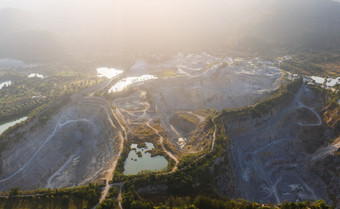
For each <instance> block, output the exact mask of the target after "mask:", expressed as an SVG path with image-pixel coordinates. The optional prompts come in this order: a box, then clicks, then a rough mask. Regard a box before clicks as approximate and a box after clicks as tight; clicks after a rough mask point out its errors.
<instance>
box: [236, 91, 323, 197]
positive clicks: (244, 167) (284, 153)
mask: <svg viewBox="0 0 340 209" xmlns="http://www.w3.org/2000/svg"><path fill="white" fill-rule="evenodd" d="M305 88H306V86H305V85H303V86H302V87H301V88H300V89H299V91H298V92H297V93H296V95H295V97H294V99H293V100H292V102H291V103H290V105H288V106H287V107H285V108H284V109H283V110H281V111H280V112H279V113H278V114H276V115H274V116H272V117H271V118H270V119H269V120H267V121H265V122H264V123H263V124H261V125H260V126H259V127H258V128H257V129H254V130H250V131H249V132H247V133H239V135H238V136H237V137H235V138H233V139H231V141H232V146H233V150H232V155H233V159H234V162H235V163H234V165H235V172H236V175H237V176H239V191H240V192H241V197H242V198H245V199H247V200H254V201H259V202H276V203H281V202H282V200H290V201H300V200H301V199H303V200H306V199H314V200H316V199H318V198H317V196H316V194H315V192H314V189H313V188H312V187H311V186H310V185H309V183H310V182H309V183H308V182H306V179H305V178H302V177H301V172H302V171H301V170H300V168H301V167H302V166H301V165H300V164H299V163H301V162H296V160H295V159H296V158H299V159H301V158H300V157H301V156H300V155H303V153H299V152H296V151H294V148H295V147H294V143H295V140H294V137H296V136H294V135H291V133H289V131H287V130H284V128H282V122H284V121H285V117H286V115H289V114H291V113H293V112H294V111H295V110H297V109H299V108H306V109H308V110H310V111H311V112H312V113H313V114H315V116H316V117H317V118H318V122H317V123H315V124H302V123H300V122H297V124H298V125H299V126H301V127H304V126H306V127H308V126H319V125H321V124H322V120H321V117H320V115H319V114H318V113H317V112H316V111H315V110H314V109H313V108H311V107H308V106H306V105H304V104H303V103H302V102H301V101H300V100H301V94H302V92H303V91H304V90H305ZM283 126H290V127H291V128H293V129H292V130H295V128H296V126H294V124H293V123H291V122H290V123H289V124H287V125H283ZM285 128H287V127H285ZM299 156H300V157H299ZM302 158H303V156H302ZM288 182H290V183H288ZM287 184H288V185H287ZM295 185H298V187H301V188H302V189H301V190H299V191H297V190H294V189H291V190H289V188H290V187H291V188H295Z"/></svg>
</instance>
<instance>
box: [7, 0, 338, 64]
mask: <svg viewBox="0 0 340 209" xmlns="http://www.w3.org/2000/svg"><path fill="white" fill-rule="evenodd" d="M131 5H134V6H131ZM102 6H103V5H102ZM69 10H70V11H67V12H65V13H63V11H62V10H58V9H56V10H55V11H54V10H52V11H50V12H45V13H41V12H40V13H39V12H34V11H25V10H22V9H1V10H0V31H1V34H0V56H1V57H12V58H17V59H23V60H32V61H37V62H39V61H42V62H44V61H52V60H53V61H56V60H63V59H66V58H68V59H69V58H70V56H71V57H77V56H79V55H85V56H89V57H90V56H92V55H93V54H103V55H104V54H112V53H113V54H114V53H123V52H124V53H127V54H133V53H138V52H152V53H159V52H170V53H172V52H178V51H202V50H208V51H209V50H210V51H215V50H219V51H235V50H236V51H244V52H250V53H256V54H264V55H267V54H272V53H273V52H277V51H280V50H281V49H285V50H287V49H289V50H309V49H312V50H334V49H337V48H338V47H339V46H340V38H339V35H338V34H340V4H339V3H338V2H335V1H330V0H297V1H296V0H285V1H283V0H279V1H270V0H259V1H253V0H243V1H239V3H237V4H234V3H233V2H229V1H216V2H214V3H209V4H207V3H205V2H203V1H187V2H185V3H183V2H180V1H175V2H173V3H170V2H164V3H162V4H160V3H157V2H156V1H152V0H147V1H145V2H143V3H141V2H139V3H137V2H132V1H131V2H130V1H127V2H119V3H117V2H116V3H115V4H114V3H112V4H111V5H108V6H107V9H106V10H99V9H98V10H95V9H94V10H93V11H92V10H90V11H91V12H89V13H85V12H84V13H82V14H77V13H75V14H73V13H72V8H71V7H70V8H69ZM32 49H34V50H32Z"/></svg>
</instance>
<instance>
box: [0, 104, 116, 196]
mask: <svg viewBox="0 0 340 209" xmlns="http://www.w3.org/2000/svg"><path fill="white" fill-rule="evenodd" d="M115 134H116V131H115V129H114V128H113V127H112V124H111V123H110V119H109V118H108V114H107V109H106V107H105V105H103V104H101V102H100V101H99V100H96V103H91V101H90V100H89V101H76V102H73V103H72V104H69V105H67V106H65V107H63V108H62V110H61V111H60V112H59V113H58V114H57V115H55V116H54V117H53V118H52V119H51V120H49V121H48V123H47V124H46V125H44V126H42V127H38V128H34V129H32V130H31V131H27V132H26V133H25V134H24V135H23V136H22V137H20V139H19V140H18V141H16V142H15V143H14V142H13V143H10V145H9V146H8V147H7V149H6V150H5V151H4V152H3V153H2V158H1V160H2V168H1V171H2V173H1V175H0V190H1V191H5V190H8V189H10V188H12V187H20V189H36V188H43V187H47V188H56V187H58V188H59V187H67V186H76V185H83V184H87V183H89V182H90V181H93V180H95V179H96V178H98V176H99V175H100V174H102V172H103V171H104V170H105V168H106V167H107V166H108V164H109V163H110V162H111V161H112V159H113V157H114V155H115V153H117V152H118V151H117V150H115V145H114V142H115V140H113V138H114V137H115Z"/></svg>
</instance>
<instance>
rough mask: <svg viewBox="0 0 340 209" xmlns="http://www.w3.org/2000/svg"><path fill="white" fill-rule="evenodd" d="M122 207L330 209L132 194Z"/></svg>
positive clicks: (312, 204)
mask: <svg viewBox="0 0 340 209" xmlns="http://www.w3.org/2000/svg"><path fill="white" fill-rule="evenodd" d="M122 206H123V208H124V209H154V208H158V209H268V208H281V209H328V208H332V207H330V206H328V205H327V204H326V203H325V201H323V200H318V201H316V202H311V201H305V202H283V203H281V204H260V203H256V202H248V201H246V200H243V199H237V200H227V199H225V198H210V197H208V196H201V195H198V196H196V197H192V196H184V197H178V196H176V197H174V196H170V197H169V198H167V199H166V200H163V201H162V200H160V201H146V200H136V199H134V197H133V194H132V193H128V194H126V196H125V198H124V199H123V203H122Z"/></svg>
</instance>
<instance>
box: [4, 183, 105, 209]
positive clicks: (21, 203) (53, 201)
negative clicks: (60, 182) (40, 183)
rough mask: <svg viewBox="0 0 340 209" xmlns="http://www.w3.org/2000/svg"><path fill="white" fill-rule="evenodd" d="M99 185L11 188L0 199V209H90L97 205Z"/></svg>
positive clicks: (99, 191)
mask: <svg viewBox="0 0 340 209" xmlns="http://www.w3.org/2000/svg"><path fill="white" fill-rule="evenodd" d="M100 194H101V185H94V184H90V185H88V186H81V187H73V188H63V189H38V190H33V191H19V189H18V188H13V189H11V190H10V192H9V193H7V194H4V195H5V196H1V197H0V208H4V209H39V208H41V209H54V208H55V209H57V208H65V209H66V208H69V209H76V208H92V207H93V206H94V205H95V204H97V203H98V201H99V197H100Z"/></svg>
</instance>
